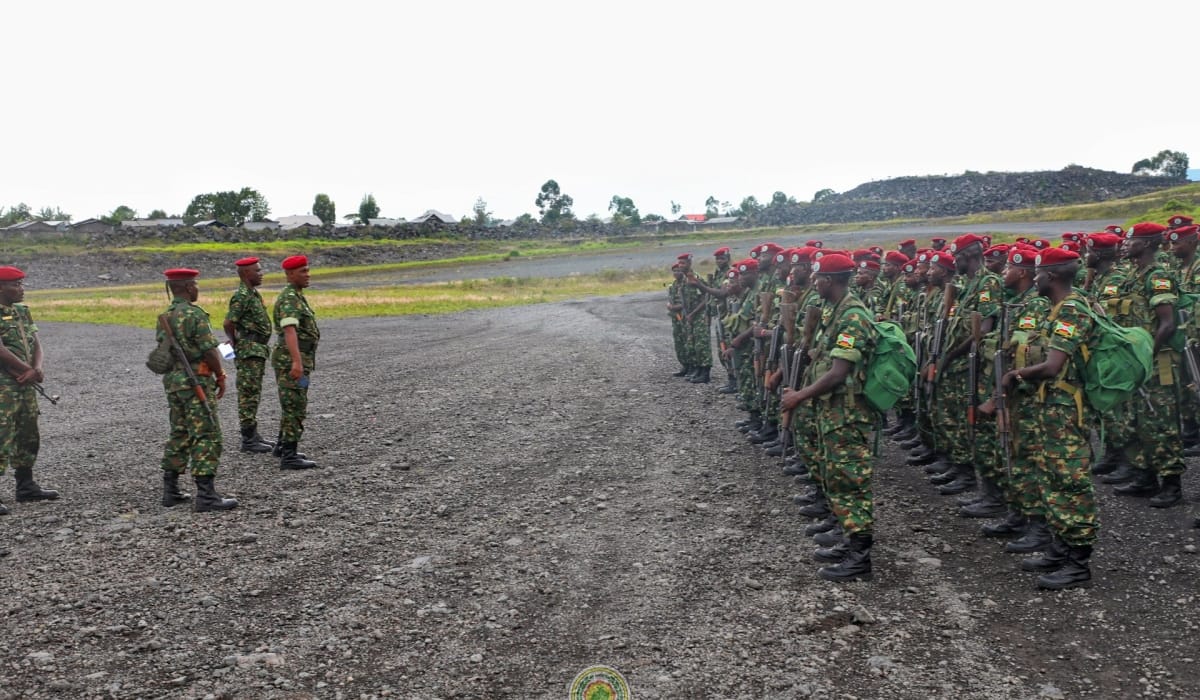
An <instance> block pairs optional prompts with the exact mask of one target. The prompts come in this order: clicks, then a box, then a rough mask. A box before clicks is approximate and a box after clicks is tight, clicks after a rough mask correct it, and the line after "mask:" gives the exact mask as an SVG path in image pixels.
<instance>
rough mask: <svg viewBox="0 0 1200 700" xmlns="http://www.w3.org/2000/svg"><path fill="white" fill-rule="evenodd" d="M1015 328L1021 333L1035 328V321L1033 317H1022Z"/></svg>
mask: <svg viewBox="0 0 1200 700" xmlns="http://www.w3.org/2000/svg"><path fill="white" fill-rule="evenodd" d="M1017 328H1019V329H1021V330H1023V331H1027V330H1031V329H1034V328H1037V321H1036V320H1035V319H1034V318H1033V316H1022V317H1021V320H1019V321H1017Z"/></svg>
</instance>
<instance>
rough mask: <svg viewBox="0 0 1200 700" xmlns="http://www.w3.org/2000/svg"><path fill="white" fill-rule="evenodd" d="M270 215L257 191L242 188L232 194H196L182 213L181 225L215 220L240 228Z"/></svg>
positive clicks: (264, 201)
mask: <svg viewBox="0 0 1200 700" xmlns="http://www.w3.org/2000/svg"><path fill="white" fill-rule="evenodd" d="M270 213H271V207H270V205H269V204H267V199H266V197H263V196H262V194H260V193H259V192H258V190H255V189H252V188H250V187H243V188H242V189H241V190H239V191H237V192H234V191H232V190H230V191H227V192H210V193H208V194H198V195H196V196H195V197H194V198H192V201H191V203H190V204H188V208H187V209H186V210H185V211H184V212H183V223H185V224H187V225H188V226H191V225H192V224H194V223H196V222H197V221H208V220H211V219H216V220H217V221H220V222H221V223H223V224H225V225H226V226H241V225H242V224H244V223H246V222H247V221H262V220H264V219H266V218H267V215H268V214H270Z"/></svg>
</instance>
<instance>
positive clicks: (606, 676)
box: [567, 666, 633, 700]
mask: <svg viewBox="0 0 1200 700" xmlns="http://www.w3.org/2000/svg"><path fill="white" fill-rule="evenodd" d="M632 698H633V695H632V694H631V693H630V692H629V683H627V682H626V681H625V677H624V676H622V675H621V674H620V672H618V671H617V670H616V669H614V668H609V667H608V666H592V667H590V668H585V669H583V670H582V671H580V672H579V675H577V676H575V680H573V681H571V685H570V686H568V688H567V699H568V700H631V699H632Z"/></svg>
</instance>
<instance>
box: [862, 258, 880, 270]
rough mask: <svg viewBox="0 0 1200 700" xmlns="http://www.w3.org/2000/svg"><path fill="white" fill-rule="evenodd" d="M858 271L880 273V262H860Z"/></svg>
mask: <svg viewBox="0 0 1200 700" xmlns="http://www.w3.org/2000/svg"><path fill="white" fill-rule="evenodd" d="M858 269H860V270H875V271H876V272H878V271H879V261H877V260H860V261H859V262H858Z"/></svg>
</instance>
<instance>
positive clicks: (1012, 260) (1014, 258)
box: [1008, 245, 1038, 267]
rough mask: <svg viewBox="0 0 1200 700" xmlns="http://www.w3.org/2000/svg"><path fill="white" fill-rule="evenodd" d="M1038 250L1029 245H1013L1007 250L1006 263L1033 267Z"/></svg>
mask: <svg viewBox="0 0 1200 700" xmlns="http://www.w3.org/2000/svg"><path fill="white" fill-rule="evenodd" d="M1037 254H1038V251H1037V249H1036V248H1030V247H1029V246H1023V245H1015V246H1013V247H1012V248H1011V249H1010V250H1009V251H1008V264H1009V265H1015V266H1017V267H1033V266H1034V264H1035V262H1034V261H1036V260H1037Z"/></svg>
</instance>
